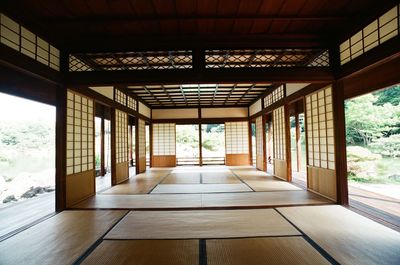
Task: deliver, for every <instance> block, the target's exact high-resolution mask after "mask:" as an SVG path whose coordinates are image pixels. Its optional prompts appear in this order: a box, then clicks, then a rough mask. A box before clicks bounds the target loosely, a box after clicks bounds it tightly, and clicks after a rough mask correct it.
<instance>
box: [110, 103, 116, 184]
mask: <svg viewBox="0 0 400 265" xmlns="http://www.w3.org/2000/svg"><path fill="white" fill-rule="evenodd" d="M110 121H111V185H113V186H114V185H117V178H116V177H117V149H116V147H117V145H116V141H117V135H116V120H115V109H114V108H111V119H110Z"/></svg>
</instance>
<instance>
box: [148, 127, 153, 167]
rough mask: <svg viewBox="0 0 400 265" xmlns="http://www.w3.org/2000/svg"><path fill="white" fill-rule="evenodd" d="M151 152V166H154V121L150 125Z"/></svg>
mask: <svg viewBox="0 0 400 265" xmlns="http://www.w3.org/2000/svg"><path fill="white" fill-rule="evenodd" d="M149 134H150V135H149V141H150V143H149V149H150V150H149V152H150V167H152V166H153V123H150V125H149Z"/></svg>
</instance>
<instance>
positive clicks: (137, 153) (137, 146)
mask: <svg viewBox="0 0 400 265" xmlns="http://www.w3.org/2000/svg"><path fill="white" fill-rule="evenodd" d="M139 164H140V163H139V118H137V117H135V169H136V175H137V174H140V169H139Z"/></svg>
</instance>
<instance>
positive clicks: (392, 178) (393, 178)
mask: <svg viewBox="0 0 400 265" xmlns="http://www.w3.org/2000/svg"><path fill="white" fill-rule="evenodd" d="M389 179H390V180H394V181H400V175H397V174H394V175H390V176H389Z"/></svg>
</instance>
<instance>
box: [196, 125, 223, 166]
mask: <svg viewBox="0 0 400 265" xmlns="http://www.w3.org/2000/svg"><path fill="white" fill-rule="evenodd" d="M201 147H202V158H203V165H225V124H223V123H220V124H202V125H201Z"/></svg>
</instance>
